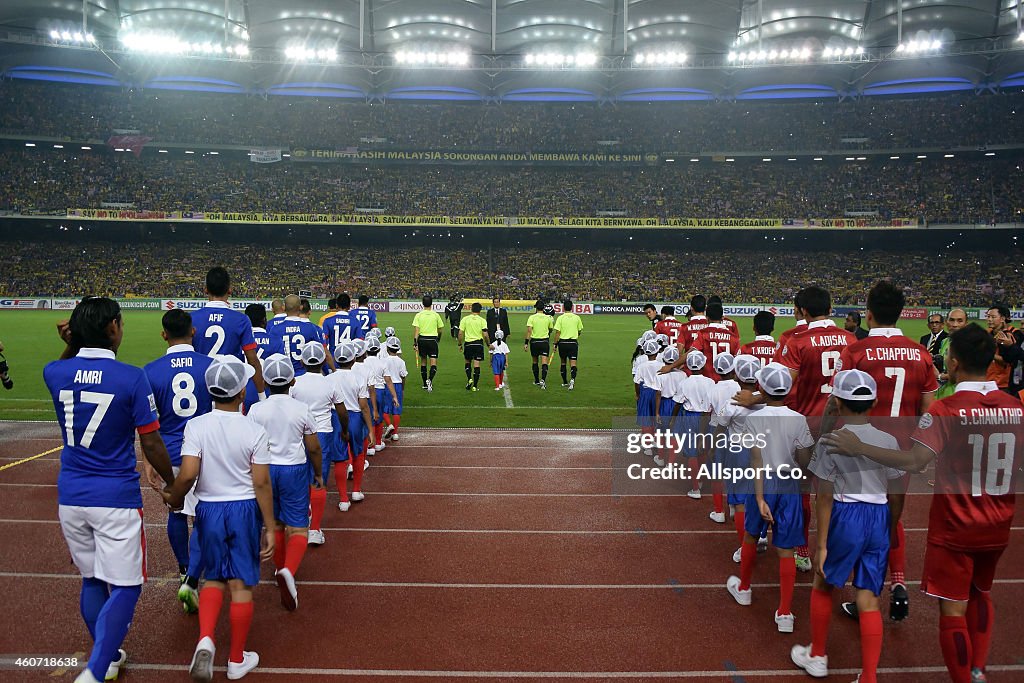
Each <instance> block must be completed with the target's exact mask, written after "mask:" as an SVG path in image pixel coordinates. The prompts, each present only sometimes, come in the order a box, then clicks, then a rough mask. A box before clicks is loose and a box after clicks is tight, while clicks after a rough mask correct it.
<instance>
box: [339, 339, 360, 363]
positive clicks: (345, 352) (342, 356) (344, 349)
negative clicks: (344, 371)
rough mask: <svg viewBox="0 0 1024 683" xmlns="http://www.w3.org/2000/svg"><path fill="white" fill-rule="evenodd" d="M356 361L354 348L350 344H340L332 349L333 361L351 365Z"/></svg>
mask: <svg viewBox="0 0 1024 683" xmlns="http://www.w3.org/2000/svg"><path fill="white" fill-rule="evenodd" d="M355 359H356V347H355V346H354V345H353V344H352V342H342V343H340V344H338V346H336V347H335V349H334V360H336V361H338V362H339V363H342V364H344V363H351V362H352V361H354V360H355Z"/></svg>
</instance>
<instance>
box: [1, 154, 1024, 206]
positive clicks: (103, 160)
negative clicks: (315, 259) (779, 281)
mask: <svg viewBox="0 0 1024 683" xmlns="http://www.w3.org/2000/svg"><path fill="white" fill-rule="evenodd" d="M0 167H2V168H4V169H5V173H4V175H3V177H2V178H0V210H7V211H15V212H22V213H32V212H47V211H63V210H65V209H67V208H99V207H100V206H101V204H103V203H123V204H131V205H133V206H134V207H135V208H137V209H140V210H163V211H177V210H181V211H232V212H289V213H292V212H299V213H351V212H352V211H354V210H358V209H364V210H374V211H380V212H386V213H392V214H406V215H438V216H442V215H443V216H478V215H480V216H540V217H552V216H594V215H600V214H601V212H614V213H613V214H612V215H625V216H637V217H692V218H728V217H743V218H748V217H772V218H790V219H804V218H835V217H842V216H843V215H844V214H846V213H847V212H874V213H876V214H877V215H879V216H881V217H883V218H910V219H913V220H915V221H917V220H923V221H926V222H928V223H932V224H935V223H989V222H1011V221H1015V220H1020V218H1021V216H1020V211H1021V210H1022V209H1021V207H1024V182H1022V179H1024V174H1022V173H1021V170H1020V166H1019V161H1017V160H1012V159H1001V158H998V157H994V158H986V159H984V160H975V161H969V160H963V159H934V160H930V161H929V162H927V163H915V162H911V161H899V162H891V161H890V162H885V163H855V162H820V163H818V162H802V163H787V162H785V161H783V160H779V161H778V162H776V163H771V164H768V163H761V162H745V163H742V164H735V163H713V162H702V163H700V164H692V163H689V162H686V161H684V160H679V162H677V163H674V164H663V165H661V166H658V167H633V168H622V169H617V170H610V169H609V168H607V167H601V168H594V167H586V168H582V167H572V168H538V167H481V166H384V167H380V166H375V167H364V166H355V165H348V164H315V163H306V164H303V163H297V162H295V163H292V162H282V163H277V164H253V163H249V162H248V161H246V160H239V159H230V158H228V157H226V156H220V155H216V156H203V155H198V154H197V155H190V156H189V157H187V158H185V159H182V158H180V157H178V158H174V157H171V156H170V155H163V154H156V153H144V154H143V155H142V156H141V157H139V158H136V157H135V156H134V155H131V154H114V153H108V152H105V151H99V150H94V151H90V152H82V151H76V150H52V149H50V150H46V149H41V148H34V149H30V148H24V147H19V148H7V149H6V150H5V151H0Z"/></svg>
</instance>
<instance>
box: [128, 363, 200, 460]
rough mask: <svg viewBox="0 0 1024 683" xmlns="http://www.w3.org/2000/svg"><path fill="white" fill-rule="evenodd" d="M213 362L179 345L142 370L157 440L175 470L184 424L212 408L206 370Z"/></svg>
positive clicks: (179, 454) (178, 458)
mask: <svg viewBox="0 0 1024 683" xmlns="http://www.w3.org/2000/svg"><path fill="white" fill-rule="evenodd" d="M212 362H213V359H212V358H210V357H209V356H204V355H203V354H201V353H196V351H195V349H193V348H192V345H191V344H178V345H176V346H172V347H170V348H169V349H167V353H166V354H165V355H163V356H161V357H160V358H157V359H156V360H155V361H153V362H151V363H148V364H147V365H146V367H145V368H143V370H145V372H146V377H147V378H148V379H149V384H150V387H152V389H153V396H154V398H155V399H156V408H157V412H158V413H159V415H160V436H161V437H162V438H163V440H164V445H165V446H167V454H168V455H169V456H170V457H171V465H173V466H175V467H180V466H181V439H182V436H183V435H184V434H185V424H186V423H187V422H188V421H189V420H191V419H192V418H193V417H195V416H197V415H205V414H206V413H208V412H210V410H211V408H212V407H213V404H212V400H211V399H210V392H209V391H208V390H207V389H206V369H207V368H208V367H210V363H212Z"/></svg>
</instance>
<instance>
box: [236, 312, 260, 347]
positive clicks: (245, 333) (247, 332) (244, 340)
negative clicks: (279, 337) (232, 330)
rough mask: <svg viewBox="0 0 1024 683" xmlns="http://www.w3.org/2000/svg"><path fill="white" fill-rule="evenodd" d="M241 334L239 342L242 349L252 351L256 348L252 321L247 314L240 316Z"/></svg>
mask: <svg viewBox="0 0 1024 683" xmlns="http://www.w3.org/2000/svg"><path fill="white" fill-rule="evenodd" d="M238 327H239V330H238V331H239V335H238V342H239V345H240V346H241V347H242V351H243V352H244V351H251V350H252V349H255V348H256V340H255V339H253V336H252V323H251V322H250V321H249V318H247V317H246V316H244V315H243V316H241V317H239V318H238Z"/></svg>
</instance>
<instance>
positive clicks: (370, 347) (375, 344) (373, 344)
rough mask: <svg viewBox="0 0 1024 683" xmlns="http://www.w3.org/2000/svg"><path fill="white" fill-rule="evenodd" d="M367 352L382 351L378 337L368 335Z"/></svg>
mask: <svg viewBox="0 0 1024 683" xmlns="http://www.w3.org/2000/svg"><path fill="white" fill-rule="evenodd" d="M366 350H367V351H380V342H379V341H377V335H375V334H373V335H369V334H368V335H366Z"/></svg>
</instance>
